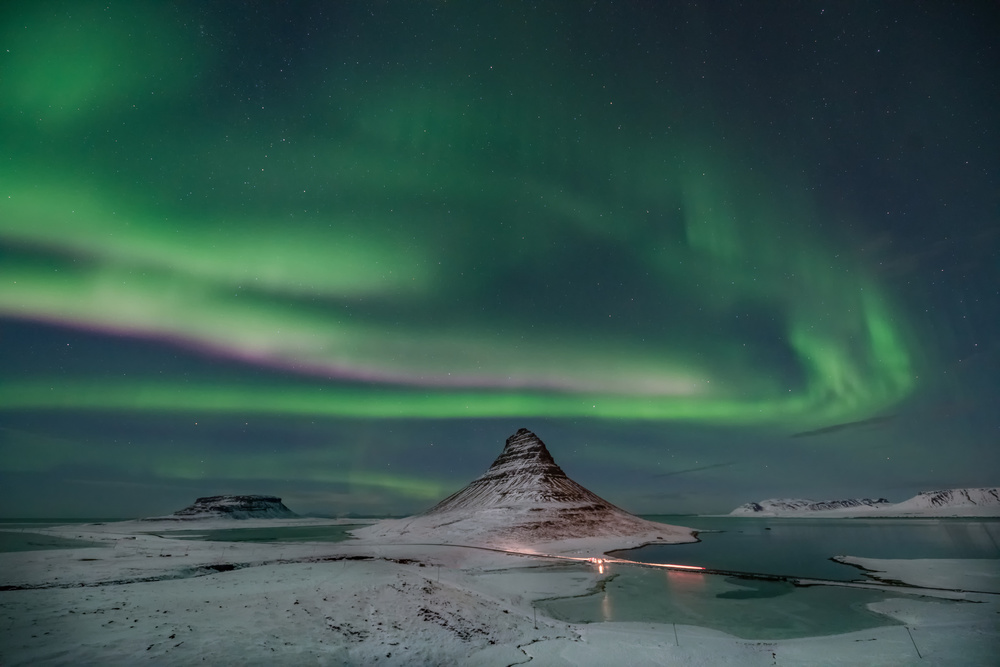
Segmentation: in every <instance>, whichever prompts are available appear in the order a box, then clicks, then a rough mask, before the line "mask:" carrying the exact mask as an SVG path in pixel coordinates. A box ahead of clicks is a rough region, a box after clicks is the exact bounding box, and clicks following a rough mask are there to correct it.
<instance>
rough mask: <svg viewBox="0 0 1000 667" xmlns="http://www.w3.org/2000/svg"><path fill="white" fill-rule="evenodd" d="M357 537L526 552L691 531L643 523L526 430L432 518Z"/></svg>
mask: <svg viewBox="0 0 1000 667" xmlns="http://www.w3.org/2000/svg"><path fill="white" fill-rule="evenodd" d="M354 534H355V535H356V536H358V537H374V538H379V539H394V540H401V541H407V542H414V541H433V542H440V543H465V544H489V545H494V546H507V547H517V548H524V547H526V546H527V545H536V544H541V543H549V542H556V541H564V540H579V539H588V538H633V539H631V540H629V539H624V540H622V543H628V542H635V541H638V542H654V541H657V540H663V541H665V542H683V541H690V540H692V539H694V538H693V537H692V536H691V532H690V530H688V529H686V528H678V527H676V526H668V525H665V524H660V523H655V522H652V521H646V520H645V519H640V518H639V517H637V516H634V515H632V514H629V513H628V512H626V511H625V510H623V509H621V508H619V507H616V506H615V505H612V504H611V503H609V502H608V501H606V500H604V499H603V498H601V497H600V496H598V495H597V494H595V493H593V492H591V491H589V490H587V489H585V488H584V487H582V486H581V485H579V484H577V483H576V482H574V481H573V480H572V479H570V478H569V477H568V476H567V475H566V473H565V472H563V470H562V468H560V467H559V466H558V465H557V464H556V462H555V460H554V459H553V458H552V455H551V454H550V453H549V451H548V449H547V448H546V447H545V444H544V443H543V442H542V441H541V440H540V439H539V438H538V437H537V436H536V435H535V434H534V433H532V432H531V431H529V430H527V429H524V428H522V429H520V430H518V431H517V433H515V434H513V435H512V436H510V437H509V438H507V442H506V445H505V446H504V449H503V451H502V452H501V453H500V456H498V457H497V459H496V460H495V461H494V462H493V465H491V466H490V467H489V469H488V470H487V471H486V472H485V473H483V474H482V475H480V476H479V477H478V478H476V479H474V480H473V481H472V482H471V483H470V484H469V485H468V486H466V487H465V488H463V489H461V490H460V491H458V492H456V493H454V494H452V495H450V496H448V497H447V498H445V499H444V500H442V501H441V502H439V503H438V504H437V505H435V506H434V507H432V508H430V509H429V510H427V511H426V512H423V513H421V514H418V515H416V516H414V517H410V518H408V519H399V520H392V521H383V522H380V523H379V524H376V525H375V526H371V527H369V528H364V529H360V530H358V531H355V533H354Z"/></svg>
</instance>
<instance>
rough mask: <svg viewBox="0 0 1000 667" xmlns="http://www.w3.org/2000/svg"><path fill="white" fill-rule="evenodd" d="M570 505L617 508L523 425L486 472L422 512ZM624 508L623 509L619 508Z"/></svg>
mask: <svg viewBox="0 0 1000 667" xmlns="http://www.w3.org/2000/svg"><path fill="white" fill-rule="evenodd" d="M552 503H556V504H560V505H563V504H569V505H580V506H590V509H594V510H597V509H615V510H618V508H617V507H615V506H614V505H612V504H611V503H609V502H608V501H606V500H604V499H603V498H601V497H599V496H598V495H596V494H594V493H591V492H590V491H588V490H587V489H585V488H583V487H582V486H580V485H579V484H577V483H576V482H574V481H573V480H571V479H570V478H569V477H567V476H566V473H564V472H563V470H562V468H560V467H559V466H558V465H557V464H556V462H555V460H554V459H553V458H552V455H551V454H549V450H548V449H546V447H545V443H544V442H542V441H541V440H540V439H539V438H538V436H536V435H535V434H534V433H532V432H531V431H529V430H528V429H526V428H522V429H518V431H517V433H515V434H514V435H512V436H510V437H509V438H507V444H506V445H505V446H504V448H503V452H501V454H500V456H498V457H497V459H496V461H494V462H493V465H491V466H490V467H489V470H487V471H486V472H485V473H483V474H482V475H481V476H479V477H478V478H476V479H475V480H473V481H472V482H471V483H470V484H469V485H468V486H466V487H465V488H464V489H462V490H461V491H458V492H457V493H454V494H452V495H450V496H448V497H447V498H445V499H444V500H442V501H441V502H439V503H438V504H437V505H435V506H434V507H432V508H431V509H429V510H427V511H426V512H424V515H430V514H437V513H440V512H450V511H453V510H474V509H479V508H487V507H504V506H507V507H510V506H518V505H537V506H539V507H543V506H544V505H546V504H552ZM618 511H623V510H618Z"/></svg>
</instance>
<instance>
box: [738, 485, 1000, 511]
mask: <svg viewBox="0 0 1000 667" xmlns="http://www.w3.org/2000/svg"><path fill="white" fill-rule="evenodd" d="M806 514H808V515H809V516H810V517H823V516H826V517H841V518H845V517H920V516H926V517H977V516H978V517H995V516H1000V487H986V488H974V489H945V490H941V491H925V492H923V493H919V494H917V495H916V496H914V497H912V498H910V499H909V500H904V501H903V502H900V503H890V502H888V501H886V500H885V499H884V498H880V499H879V500H871V499H869V498H860V499H858V498H852V499H847V500H822V501H816V500H807V499H798V498H795V499H790V498H770V499H768V500H761V501H760V502H756V503H746V504H744V505H740V506H739V507H737V508H736V509H735V510H733V511H732V512H730V515H731V516H773V517H780V516H803V515H806Z"/></svg>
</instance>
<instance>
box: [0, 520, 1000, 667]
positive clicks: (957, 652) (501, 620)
mask: <svg viewBox="0 0 1000 667" xmlns="http://www.w3.org/2000/svg"><path fill="white" fill-rule="evenodd" d="M251 523H253V524H256V523H257V522H256V521H253V522H250V521H240V522H238V526H239V527H251ZM320 523H323V520H309V519H297V520H288V521H285V520H265V521H264V522H263V525H267V526H272V527H273V526H278V525H282V526H284V525H304V524H305V525H318V524H320ZM326 523H337V522H335V521H326ZM216 524H218V525H216ZM233 525H234V524H233V522H232V521H228V522H226V521H222V522H216V521H210V522H207V523H206V524H205V525H204V526H203V527H204V528H205V529H206V530H209V529H217V528H222V527H233ZM190 528H191V526H190V524H183V525H180V526H177V529H178V530H180V529H190ZM44 530H45V532H47V533H49V534H55V535H60V536H64V537H73V538H76V537H80V538H84V539H91V540H94V541H96V542H99V543H101V544H103V545H104V546H99V547H93V548H76V549H64V550H52V551H36V552H17V553H4V554H0V587H2V589H0V664H3V665H28V664H30V665H39V664H129V665H131V664H136V663H142V662H150V663H154V664H170V665H188V664H268V665H274V664H295V665H298V664H318V665H370V664H380V665H439V664H463V665H513V664H524V663H528V662H531V663H533V664H539V665H590V664H594V665H598V664H599V665H609V664H630V665H740V666H741V667H744V666H754V665H775V664H777V665H858V664H865V665H963V666H964V665H994V664H996V662H995V660H996V655H998V649H1000V628H998V622H997V620H996V619H998V618H1000V603H998V599H997V598H998V596H997V595H995V594H990V593H948V592H943V591H929V593H933V594H934V595H936V596H939V597H940V596H947V597H951V598H954V599H957V600H964V601H965V603H962V604H956V603H954V602H951V601H943V600H941V599H939V597H938V598H935V597H931V596H928V597H926V598H915V597H910V598H906V599H899V598H896V599H890V600H887V601H885V602H882V603H876V604H874V605H872V607H874V609H875V611H878V612H879V613H883V614H886V615H888V616H890V617H892V618H895V619H897V620H898V621H899V622H901V623H903V624H905V625H894V626H886V627H880V628H874V629H871V630H865V631H861V632H855V633H851V634H846V635H836V636H826V637H816V638H806V639H792V640H778V641H772V640H768V641H753V640H746V639H740V638H737V637H734V636H731V635H728V634H725V633H723V632H719V631H716V630H710V629H706V628H699V627H694V626H682V625H677V626H674V625H672V624H671V625H668V624H654V623H593V624H573V623H564V622H560V621H555V620H552V619H549V618H547V617H545V616H544V615H542V614H536V611H535V609H534V607H533V602H534V601H535V600H538V599H542V598H548V597H553V596H568V595H579V594H582V593H584V592H585V591H587V590H589V589H591V588H592V587H593V586H594V585H595V584H597V583H598V582H599V580H600V578H601V577H602V576H603V575H601V574H599V573H598V571H597V570H596V569H593V570H592V571H589V572H584V573H581V570H580V568H579V566H576V567H568V568H566V570H565V572H562V571H561V570H560V568H553V567H552V566H551V565H552V563H553V561H552V560H550V559H544V558H541V557H537V556H520V555H513V554H509V553H501V552H497V551H491V550H485V549H477V548H467V547H460V546H433V545H420V544H399V545H390V544H379V543H377V542H375V541H374V540H368V541H364V542H362V541H360V540H356V541H349V542H338V543H301V544H273V543H272V544H248V543H221V542H200V541H191V540H179V539H170V538H169V537H158V536H153V535H147V534H144V533H143V532H144V531H155V532H158V533H161V534H165V535H168V534H169V530H168V529H166V527H165V526H164V525H162V524H158V525H155V526H152V527H151V526H150V525H149V523H146V522H122V523H111V524H105V525H87V526H79V525H77V526H64V527H57V528H49V529H44ZM550 546H551V545H550ZM556 546H558V545H556ZM563 546H564V547H565V548H563V549H562V551H564V552H566V551H573V550H577V551H581V552H586V551H587V546H586V545H585V544H583V543H582V542H580V541H577V542H576V543H575V544H573V545H572V549H570V548H569V547H568V546H567V545H563ZM595 546H596V545H595ZM604 546H605V545H604V544H601V545H600V547H601V548H602V549H603V548H604ZM593 553H594V555H600V552H599V551H598V550H597V549H594V552H593ZM851 562H855V563H856V564H858V565H861V566H863V567H865V568H868V569H870V570H876V571H878V572H879V576H880V577H882V578H883V579H885V580H900V581H906V582H907V583H910V584H913V585H930V586H933V587H935V588H955V589H963V590H992V591H996V587H995V585H994V588H984V587H983V586H984V585H983V583H982V582H984V581H992V582H994V584H995V582H996V570H997V565H998V562H997V561H990V562H988V563H986V564H984V563H982V562H980V561H975V562H973V563H974V564H969V563H967V562H963V561H958V562H956V561H947V562H936V561H921V562H920V563H919V564H918V565H916V566H914V565H913V563H912V562H910V561H872V560H861V559H853V560H851ZM984 568H985V571H986V573H985V574H983V570H984ZM973 572H975V573H976V574H971V573H973ZM990 572H992V574H990ZM704 576H712V575H704ZM970 581H974V582H977V583H975V585H972V584H971V583H970Z"/></svg>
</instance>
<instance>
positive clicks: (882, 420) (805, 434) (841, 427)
mask: <svg viewBox="0 0 1000 667" xmlns="http://www.w3.org/2000/svg"><path fill="white" fill-rule="evenodd" d="M895 418H896V415H884V416H881V417H872V418H871V419H861V420H859V421H856V422H846V423H844V424H834V425H833V426H824V427H823V428H817V429H813V430H811V431H799V432H798V433H793V434H792V435H791V436H790V437H792V438H809V437H812V436H816V435H828V434H830V433H837V432H838V431H846V430H849V429H855V428H873V427H880V426H885V424H887V423H888V422H891V421H892V420H894V419H895Z"/></svg>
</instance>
